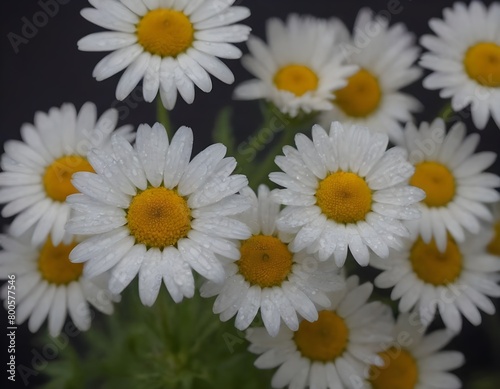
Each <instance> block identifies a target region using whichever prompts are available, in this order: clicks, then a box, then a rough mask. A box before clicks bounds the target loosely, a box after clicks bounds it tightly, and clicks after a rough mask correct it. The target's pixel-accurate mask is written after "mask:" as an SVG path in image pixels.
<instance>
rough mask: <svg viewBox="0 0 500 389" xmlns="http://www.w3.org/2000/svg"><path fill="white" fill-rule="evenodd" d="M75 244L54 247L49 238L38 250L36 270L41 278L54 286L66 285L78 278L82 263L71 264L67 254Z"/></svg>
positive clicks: (80, 273) (81, 270)
mask: <svg viewBox="0 0 500 389" xmlns="http://www.w3.org/2000/svg"><path fill="white" fill-rule="evenodd" d="M77 244H78V243H77V242H73V243H71V244H60V245H58V246H54V245H53V244H52V240H51V239H50V237H49V238H48V239H47V242H45V244H44V246H43V247H42V249H41V250H40V256H39V257H38V270H39V271H40V274H41V275H42V278H43V279H44V280H46V281H47V282H50V283H52V284H56V285H66V284H69V283H71V282H72V281H76V280H78V279H79V278H80V276H81V275H82V272H83V263H72V262H71V261H70V260H69V253H70V252H71V250H73V249H74V248H75V246H76V245H77Z"/></svg>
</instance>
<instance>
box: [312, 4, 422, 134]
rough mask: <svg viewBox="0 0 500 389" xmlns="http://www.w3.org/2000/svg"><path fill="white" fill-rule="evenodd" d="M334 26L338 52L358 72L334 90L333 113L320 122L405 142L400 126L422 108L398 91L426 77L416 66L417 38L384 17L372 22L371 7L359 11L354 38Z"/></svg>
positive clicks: (335, 23) (339, 25) (337, 23)
mask: <svg viewBox="0 0 500 389" xmlns="http://www.w3.org/2000/svg"><path fill="white" fill-rule="evenodd" d="M331 23H332V28H334V29H336V30H337V31H342V32H340V33H338V34H337V35H340V36H341V37H344V38H343V39H342V40H341V41H340V42H339V43H338V46H337V47H336V51H338V52H340V53H342V54H343V56H344V57H345V58H346V59H347V63H349V64H354V65H358V66H359V70H358V71H357V72H356V73H355V74H354V75H352V76H351V77H349V79H348V84H347V86H345V87H344V88H342V89H340V90H337V91H336V92H335V100H333V103H334V104H333V109H332V110H330V111H329V112H325V113H324V114H323V115H322V117H321V119H320V120H321V123H322V124H323V125H325V126H327V125H329V124H330V123H331V122H332V121H334V120H339V121H341V122H343V123H345V124H358V125H363V126H366V127H368V128H371V129H373V131H379V132H384V133H386V134H388V135H389V137H390V139H391V140H392V141H394V140H398V139H401V136H402V134H403V132H402V126H401V122H404V123H406V122H407V121H409V120H411V119H412V113H413V112H415V111H418V110H420V108H421V104H420V103H419V102H418V101H417V100H416V99H415V98H413V97H411V96H410V95H408V94H406V93H401V92H400V89H402V88H404V87H406V86H407V85H409V84H411V83H412V82H414V81H415V80H417V79H418V78H420V76H421V73H422V72H421V70H420V69H419V68H418V67H416V66H413V64H414V62H415V61H416V60H417V58H418V56H419V52H420V50H419V48H418V47H417V46H416V45H415V44H414V41H415V38H414V36H413V34H410V33H409V32H408V31H407V30H406V27H405V26H404V25H403V24H401V23H398V24H396V25H394V26H392V27H389V24H388V21H387V20H386V19H383V18H374V17H373V12H372V11H371V10H369V9H367V8H364V9H362V10H361V11H359V13H358V16H357V18H356V22H355V24H354V32H353V34H352V36H350V34H349V32H348V31H347V29H346V27H345V26H344V24H343V23H342V22H341V21H340V20H337V19H333V20H332V21H331Z"/></svg>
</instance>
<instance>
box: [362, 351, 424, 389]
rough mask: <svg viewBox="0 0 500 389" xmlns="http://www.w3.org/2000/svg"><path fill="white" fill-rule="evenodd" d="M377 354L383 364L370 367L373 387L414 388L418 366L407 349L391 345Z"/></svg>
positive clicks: (382, 388)
mask: <svg viewBox="0 0 500 389" xmlns="http://www.w3.org/2000/svg"><path fill="white" fill-rule="evenodd" d="M379 355H380V357H381V358H382V359H383V360H384V366H380V367H379V366H371V368H370V377H372V378H370V382H371V384H372V388H373V389H389V388H390V389H414V388H415V386H416V385H417V382H418V366H417V362H416V361H415V358H413V356H412V355H411V354H410V353H409V352H408V351H406V350H398V349H396V348H395V347H391V348H390V349H389V350H387V351H385V352H383V353H380V354H379Z"/></svg>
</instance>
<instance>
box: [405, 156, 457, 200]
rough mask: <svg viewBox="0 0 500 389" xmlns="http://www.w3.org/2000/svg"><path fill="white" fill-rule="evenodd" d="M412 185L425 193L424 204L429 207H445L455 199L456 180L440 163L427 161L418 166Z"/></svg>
mask: <svg viewBox="0 0 500 389" xmlns="http://www.w3.org/2000/svg"><path fill="white" fill-rule="evenodd" d="M410 185H413V186H416V187H418V188H420V189H422V190H423V191H424V192H425V194H426V197H425V199H424V200H423V202H424V203H425V204H427V205H428V206H429V207H443V206H445V205H446V204H448V203H449V202H450V201H451V200H453V198H454V197H455V178H454V177H453V174H451V172H450V170H449V169H448V168H447V167H446V166H444V165H443V164H441V163H439V162H429V161H425V162H421V163H419V164H417V165H416V166H415V173H414V174H413V177H412V178H411V180H410Z"/></svg>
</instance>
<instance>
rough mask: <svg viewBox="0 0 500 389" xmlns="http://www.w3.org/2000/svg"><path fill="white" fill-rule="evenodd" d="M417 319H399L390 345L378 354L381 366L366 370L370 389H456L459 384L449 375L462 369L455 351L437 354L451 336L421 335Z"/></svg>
mask: <svg viewBox="0 0 500 389" xmlns="http://www.w3.org/2000/svg"><path fill="white" fill-rule="evenodd" d="M424 332H425V326H423V325H422V324H421V323H420V320H419V318H418V316H417V315H407V314H402V315H399V317H398V321H397V322H396V326H395V328H394V331H393V337H394V343H393V344H392V345H391V346H390V347H388V348H387V349H386V350H385V351H383V352H382V353H380V354H379V355H380V357H381V358H382V359H383V360H384V365H383V366H372V367H371V368H370V379H369V382H370V387H371V388H372V389H389V388H391V389H392V388H394V389H396V388H397V389H437V388H446V389H459V388H461V387H462V383H461V382H460V380H459V379H458V378H457V377H456V376H455V375H454V374H451V373H449V371H450V370H454V369H457V368H459V367H460V366H462V365H463V364H464V362H465V358H464V355H463V354H462V353H461V352H459V351H441V349H442V348H443V347H444V346H446V345H447V344H448V343H449V342H450V340H451V339H452V338H453V336H454V335H455V334H454V333H453V332H452V331H449V330H438V331H434V332H432V333H429V334H427V335H424Z"/></svg>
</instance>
